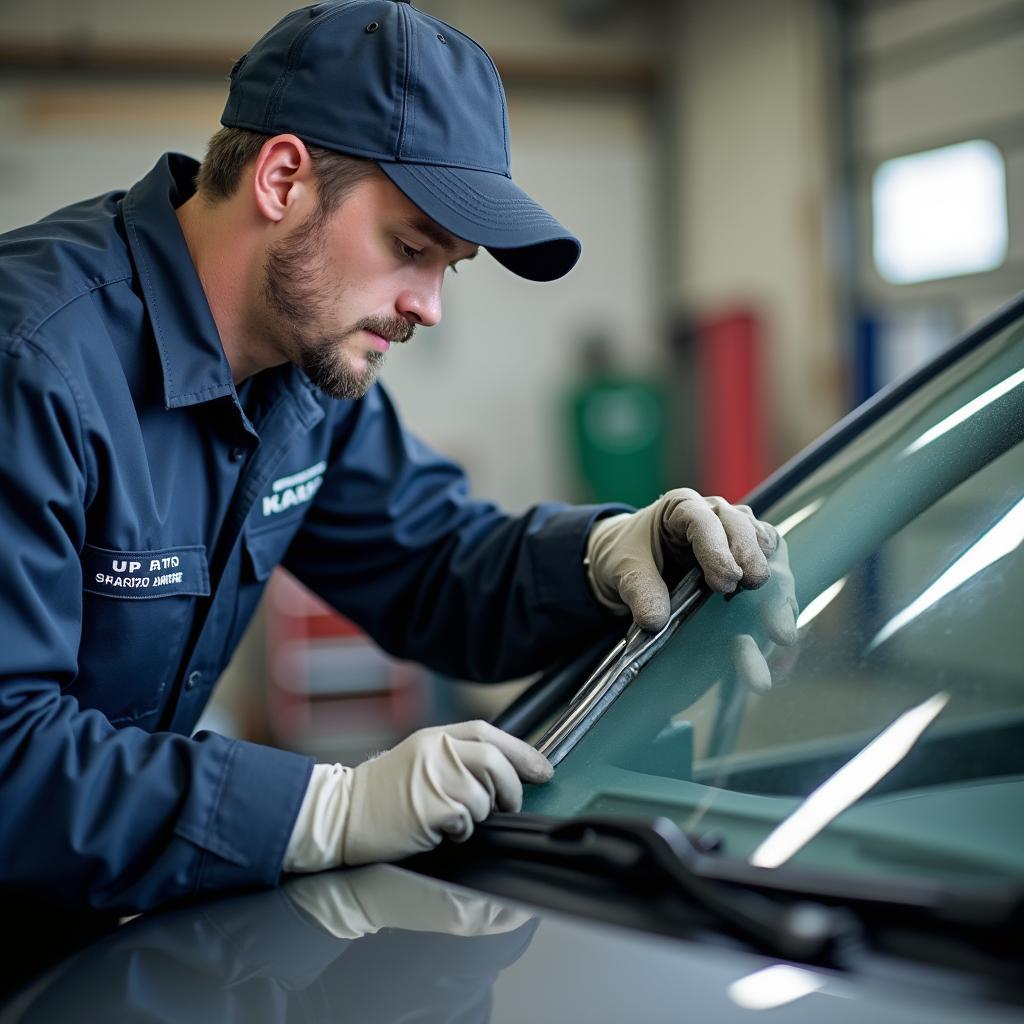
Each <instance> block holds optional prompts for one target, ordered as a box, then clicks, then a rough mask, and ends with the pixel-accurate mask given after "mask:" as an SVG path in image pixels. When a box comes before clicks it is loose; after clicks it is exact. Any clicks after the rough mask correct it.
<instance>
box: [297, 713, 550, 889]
mask: <svg viewBox="0 0 1024 1024" xmlns="http://www.w3.org/2000/svg"><path fill="white" fill-rule="evenodd" d="M552 772H553V769H552V767H551V764H550V762H549V761H548V759H547V758H546V757H544V755H543V754H540V753H538V752H537V751H536V750H534V748H533V747H531V746H530V745H529V744H528V743H524V742H523V741H522V740H519V739H516V738H515V737H514V736H510V735H509V734H508V733H506V732H502V731H501V730H500V729H496V728H495V727H494V726H493V725H489V724H488V723H487V722H462V723H460V724H458V725H441V726H436V727H434V728H431V729H421V730H420V731H419V732H415V733H413V734H412V735H411V736H409V737H408V738H407V739H405V740H403V741H402V742H401V743H399V744H398V745H397V746H396V747H393V748H392V749H391V750H386V751H385V752H384V753H383V754H378V755H377V757H374V758H372V759H371V760H369V761H364V762H363V763H362V764H360V765H357V766H356V767H355V768H346V767H345V766H344V765H340V764H334V765H331V764H318V765H315V766H314V768H313V775H312V778H311V779H310V782H309V786H308V787H307V789H306V795H305V797H304V799H303V801H302V806H301V807H300V808H299V815H298V818H297V819H296V821H295V825H294V827H293V829H292V835H291V839H290V840H289V842H288V847H287V849H286V851H285V857H284V863H283V865H282V867H283V869H284V870H285V871H323V870H325V869H327V868H333V867H339V866H341V865H347V864H369V863H371V862H374V861H387V860H398V859H399V858H401V857H407V856H409V855H410V854H414V853H422V852H423V851H425V850H430V849H432V848H433V847H435V846H437V844H438V843H439V842H440V841H441V839H442V838H443V837H444V836H448V837H449V838H451V839H455V840H457V841H460V842H461V841H463V840H466V839H468V838H469V837H470V836H471V835H472V833H473V826H474V823H475V822H478V821H483V820H484V819H485V818H486V817H487V816H488V815H489V814H490V813H491V811H493V810H495V809H497V810H500V811H518V810H519V809H520V808H521V807H522V802H523V786H522V783H523V782H547V781H548V779H550V778H551V775H552ZM521 780H522V781H521Z"/></svg>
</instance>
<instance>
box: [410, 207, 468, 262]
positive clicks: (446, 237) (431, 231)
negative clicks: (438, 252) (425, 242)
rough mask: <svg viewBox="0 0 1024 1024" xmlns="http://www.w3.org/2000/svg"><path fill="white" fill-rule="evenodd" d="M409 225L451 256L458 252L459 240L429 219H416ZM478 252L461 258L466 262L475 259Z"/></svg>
mask: <svg viewBox="0 0 1024 1024" xmlns="http://www.w3.org/2000/svg"><path fill="white" fill-rule="evenodd" d="M408 224H409V226H410V227H411V228H414V229H415V230H416V231H418V232H419V233H420V234H421V235H423V236H424V237H425V238H429V239H430V241H432V242H433V243H434V245H437V246H440V247H441V249H443V250H444V251H445V252H446V253H447V254H448V255H449V256H453V255H454V254H455V253H456V252H458V250H459V239H457V238H456V237H455V236H454V235H453V234H450V233H449V232H447V231H445V229H444V228H442V227H441V226H440V225H438V224H435V223H434V221H432V220H430V218H429V217H416V218H415V219H412V220H410V221H409V222H408ZM477 252H479V250H475V251H474V252H473V254H472V255H470V256H460V257H459V258H460V259H464V260H471V259H475V258H476V254H477Z"/></svg>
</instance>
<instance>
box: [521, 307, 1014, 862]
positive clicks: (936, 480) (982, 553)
mask: <svg viewBox="0 0 1024 1024" xmlns="http://www.w3.org/2000/svg"><path fill="white" fill-rule="evenodd" d="M1022 437H1024V326H1022V324H1021V322H1020V321H1019V320H1018V321H1017V322H1015V323H1014V324H1013V325H1011V326H1010V327H1008V328H1006V329H1004V330H1003V331H1002V332H1000V333H999V334H998V335H997V336H995V337H994V338H992V339H991V340H990V341H988V342H986V343H985V344H984V345H983V346H981V347H980V348H978V349H976V350H975V351H974V352H972V353H971V354H969V355H968V356H966V357H964V358H962V359H960V360H959V361H958V362H957V363H956V364H955V365H954V366H952V367H950V368H949V369H947V370H945V371H944V372H942V373H941V374H940V375H939V376H938V377H936V378H935V379H933V380H932V381H930V382H929V383H927V384H926V385H924V386H922V387H920V388H918V389H917V390H916V391H915V392H914V393H913V394H912V395H911V396H910V397H908V398H907V399H905V400H904V401H903V402H902V403H901V404H900V405H899V406H897V407H896V408H895V409H893V410H892V411H891V412H889V413H888V414H887V415H886V416H884V417H883V418H882V419H881V420H879V421H878V422H877V423H875V424H874V425H873V426H871V427H870V428H868V429H867V430H866V431H865V432H864V433H863V434H861V435H860V436H859V437H857V438H856V439H855V440H854V441H852V442H851V443H850V444H849V445H847V446H846V447H845V448H844V449H842V450H841V451H840V452H839V453H838V454H837V455H836V456H834V457H833V458H831V459H830V460H829V461H827V462H826V463H825V464H824V465H823V466H822V467H820V468H819V469H818V470H817V471H815V472H814V473H813V474H812V475H811V476H809V477H808V478H807V479H806V480H804V481H803V482H802V483H801V484H800V485H798V486H797V487H796V488H795V489H794V490H793V491H791V492H790V493H789V494H787V495H786V496H785V497H784V498H783V499H782V500H781V501H779V502H777V503H776V504H775V505H774V506H773V507H771V508H769V509H767V510H766V511H765V513H764V515H763V518H765V519H767V520H768V521H770V522H772V523H775V524H776V525H777V526H778V527H779V528H780V531H781V532H782V533H783V534H784V535H785V540H786V547H787V548H788V558H789V563H790V567H791V569H792V573H793V577H794V580H795V585H796V595H797V598H798V601H799V605H800V608H801V614H800V617H799V619H798V627H799V629H798V640H797V642H796V644H794V645H793V646H788V647H782V646H776V645H775V644H773V643H772V642H771V641H770V640H769V639H768V633H767V631H766V629H765V614H766V612H767V613H768V614H770V603H771V599H772V593H773V587H777V583H774V584H773V583H769V584H768V585H767V586H766V587H765V588H763V589H762V590H759V591H749V592H743V593H741V594H739V595H737V596H735V597H734V598H733V599H731V600H728V599H724V598H722V597H721V596H719V595H716V596H713V597H712V598H711V599H709V600H708V601H707V602H706V603H705V604H704V605H703V606H702V607H701V608H700V610H699V611H698V612H697V613H696V614H695V615H694V616H693V618H692V619H691V620H690V621H688V622H686V623H684V625H683V626H682V628H680V629H679V631H678V632H677V633H676V634H675V635H674V636H673V637H672V638H671V639H670V640H669V641H668V643H667V644H666V645H665V647H664V648H663V649H662V650H661V652H660V653H659V654H658V655H657V657H655V658H654V659H653V660H652V661H651V662H650V663H649V664H648V665H647V666H646V667H644V668H643V669H642V670H641V672H640V673H639V675H638V677H637V678H636V679H635V680H634V681H633V682H632V683H631V685H629V686H628V687H627V688H626V689H625V691H624V692H623V693H622V695H621V696H620V697H618V699H617V700H616V701H615V703H614V704H612V706H611V707H610V709H609V710H608V711H607V712H606V713H605V714H604V716H603V717H602V718H600V719H599V720H598V721H597V722H596V724H595V725H594V726H593V727H592V728H591V729H590V730H589V732H587V734H586V735H585V736H584V737H583V738H582V739H581V740H580V741H579V743H578V745H577V746H576V747H575V748H574V749H573V750H572V751H571V752H570V753H569V754H568V756H566V758H565V759H564V760H563V761H562V763H561V764H560V765H559V767H558V770H557V771H556V774H555V778H554V779H553V780H552V782H550V783H548V784H547V785H546V786H543V787H531V791H530V792H529V793H528V795H527V799H526V806H525V808H524V809H525V810H528V811H535V812H541V813H548V814H557V815H565V816H575V815H581V814H612V815H628V816H631V817H650V816H652V815H665V816H667V817H670V818H672V819H673V820H674V821H675V822H676V823H677V824H679V825H680V826H681V827H682V828H684V829H685V830H687V831H690V832H698V833H703V834H707V833H716V834H718V835H719V836H720V837H721V838H722V840H723V853H724V854H726V855H730V856H736V857H742V858H752V857H753V858H754V859H755V862H758V863H763V864H764V865H765V866H775V865H777V864H780V863H792V864H801V865H805V866H808V867H816V868H829V869H842V870H845V871H851V870H852V871H859V872H869V873H877V874H882V873H884V874H890V875H891V874H894V873H898V872H908V871H909V872H912V873H914V874H918V875H922V874H938V875H942V876H947V877H948V876H955V877H958V878H963V877H969V876H974V877H976V878H979V879H981V878H988V877H991V876H992V875H993V874H994V873H996V874H1000V875H1002V876H1014V877H1017V878H1021V877H1024V814H1022V813H1021V807H1022V806H1024V669H1022V663H1024V615H1022V613H1021V606H1022V601H1021V594H1022V593H1024V548H1022V541H1024V445H1022V444H1021V439H1022ZM784 557H785V556H784V555H780V556H779V559H783V558H784ZM779 559H777V560H776V563H777V565H778V566H779V567H780V568H781V569H782V570H783V571H784V564H782V563H780V561H779ZM751 644H756V645H757V648H758V649H759V650H760V651H761V652H762V653H763V654H764V656H765V658H766V660H767V663H768V666H769V669H770V671H771V677H772V679H771V683H772V685H771V688H770V689H769V690H767V691H766V692H763V691H762V690H761V689H760V688H757V687H752V686H751V685H750V683H749V673H748V672H745V671H744V665H745V663H746V662H748V661H749V655H750V651H749V645H751ZM920 706H923V710H918V711H916V712H914V715H912V716H909V717H902V718H901V716H905V713H907V712H909V711H911V709H914V708H919V707H920ZM911 718H913V720H914V721H915V722H916V723H917V725H915V726H914V729H915V730H916V731H915V732H914V734H913V735H912V736H911V737H910V738H909V739H907V729H908V725H907V722H908V721H910V719H911ZM890 727H891V728H890ZM886 730H889V733H888V735H889V736H890V737H892V736H895V735H896V734H900V735H902V736H903V741H899V740H897V746H899V742H903V748H902V749H901V750H900V751H899V752H898V753H893V744H892V743H891V742H889V740H884V741H880V742H879V743H875V744H873V745H872V748H871V750H870V751H867V752H865V754H864V755H863V757H861V759H860V760H859V761H858V762H857V763H856V764H855V765H854V766H851V768H850V769H847V771H846V772H845V773H843V774H842V775H841V776H840V778H839V779H836V780H834V781H833V783H832V784H831V786H830V787H829V789H828V790H827V791H826V793H825V795H824V796H823V794H822V792H821V787H823V786H824V784H826V783H827V782H828V780H830V779H833V777H835V776H836V775H837V773H839V772H840V770H841V769H843V767H844V766H845V765H847V764H848V763H849V762H851V761H852V760H853V759H854V758H855V757H856V756H857V755H858V754H859V753H861V752H862V751H864V750H865V748H866V747H868V746H869V744H872V741H874V740H876V738H878V737H880V734H882V733H883V732H885V731H886ZM904 741H905V742H904ZM883 747H887V748H888V752H886V751H883V750H882V748H883ZM880 758H881V761H880V760H879V759H880ZM887 758H888V761H886V759H887ZM869 761H870V762H871V764H868V763H867V762H869ZM875 780H877V781H875ZM858 782H859V783H861V784H862V789H863V792H857V785H858ZM844 783H845V784H846V790H847V792H848V794H851V795H849V796H848V799H846V802H845V803H844V802H843V799H842V798H841V797H839V796H838V795H836V792H837V791H838V790H839V789H842V788H843V784H844ZM851 783H852V786H853V788H852V790H851V788H850V785H851ZM816 790H817V791H819V792H818V794H817V795H816V798H815V800H816V802H817V803H818V804H821V803H822V802H823V800H824V802H828V801H829V799H831V801H832V806H831V811H830V812H829V813H826V814H824V816H822V817H821V819H820V820H819V822H818V824H817V825H816V826H815V827H813V828H812V829H811V830H810V832H809V834H808V835H806V836H805V837H804V839H803V840H802V841H801V842H800V843H798V844H796V849H795V850H794V849H789V850H788V851H787V852H786V853H785V854H784V855H783V856H782V858H781V859H778V858H777V857H776V859H774V860H773V859H771V858H766V859H761V860H758V858H757V857H756V856H755V851H758V850H759V849H761V850H762V855H763V848H764V844H765V840H766V839H768V837H769V836H770V835H771V833H772V832H773V831H774V830H775V828H776V827H777V826H778V825H779V824H780V823H781V822H783V821H784V820H785V819H786V818H787V817H789V816H790V815H791V814H792V812H794V811H795V809H796V808H797V807H798V806H799V805H801V804H802V803H803V802H804V801H805V800H806V799H807V798H808V797H809V796H810V795H811V794H812V793H814V792H815V791H816ZM829 793H831V796H829ZM850 804H852V806H849V809H845V810H844V809H843V808H844V807H846V806H847V805H850ZM819 810H820V807H819Z"/></svg>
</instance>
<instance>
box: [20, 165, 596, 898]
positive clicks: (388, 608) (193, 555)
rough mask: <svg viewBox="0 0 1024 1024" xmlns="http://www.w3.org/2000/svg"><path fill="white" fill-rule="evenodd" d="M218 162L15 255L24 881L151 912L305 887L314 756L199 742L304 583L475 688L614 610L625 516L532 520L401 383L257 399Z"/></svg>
mask: <svg viewBox="0 0 1024 1024" xmlns="http://www.w3.org/2000/svg"><path fill="white" fill-rule="evenodd" d="M196 168H197V165H196V163H195V162H194V161H192V160H189V159H187V158H185V157H181V156H177V155H174V154H171V155H166V156H164V157H163V158H161V160H160V161H159V162H158V163H157V165H156V167H155V168H154V169H153V170H152V171H151V172H150V173H149V174H148V175H147V176H146V177H145V178H143V179H142V181H140V182H139V183H138V184H136V185H135V186H134V187H133V188H132V189H130V190H129V191H128V192H127V193H123V192H111V193H108V194H106V195H103V196H100V197H98V198H96V199H92V200H88V201H85V202H82V203H77V204H75V205H74V206H69V207H67V208H66V209H63V210H60V211H58V212H56V213H54V214H52V215H51V216H49V217H47V218H45V219H44V220H42V221H40V222H38V223H36V224H33V225H30V226H28V227H25V228H21V229H19V230H16V231H13V232H10V233H8V234H6V235H3V236H0V388H2V395H0V524H2V529H3V543H2V544H0V579H2V581H3V582H2V587H0V807H2V812H0V887H2V888H3V889H6V890H7V891H8V893H10V894H13V893H14V892H17V893H19V894H20V895H22V896H23V895H25V894H26V893H30V894H32V895H34V896H38V897H39V898H41V899H46V900H48V901H51V902H56V903H60V904H63V905H69V906H91V907H102V908H113V909H125V910H129V909H146V908H150V907H154V906H157V905H159V904H162V903H166V902H168V901H170V900H174V899H177V898H180V897H183V896H187V895H190V894H193V893H198V892H204V891H211V890H218V889H224V888H228V887H234V886H243V885H260V884H273V883H275V882H276V881H277V880H278V877H279V874H280V867H281V861H282V858H283V855H284V850H285V846H286V844H287V841H288V838H289V836H290V833H291V829H292V826H293V824H294V821H295V817H296V815H297V813H298V808H299V804H300V803H301V800H302V796H303V794H304V792H305V787H306V784H307V780H308V777H309V774H310V771H311V768H312V761H311V759H309V758H306V757H301V756H298V755H296V754H293V753H287V752H284V751H279V750H275V749H271V748H269V747H265V746H260V745H257V744H253V743H247V742H242V741H237V740H231V739H227V738H224V737H222V736H219V735H215V734H213V733H209V732H201V733H198V734H196V735H195V736H190V735H189V734H190V733H191V732H192V729H193V727H194V725H195V723H196V720H197V719H198V717H199V714H200V712H201V710H202V709H203V706H204V705H205V704H206V702H207V699H208V696H209V693H210V689H211V687H212V686H213V684H214V682H215V681H216V679H217V677H218V676H219V674H220V673H221V671H222V670H223V668H224V667H225V665H226V664H227V662H228V660H229V658H230V657H231V654H232V651H233V650H234V648H235V646H236V644H237V643H238V640H239V638H240V637H241V635H242V633H243V631H244V629H245V627H246V624H247V623H248V622H249V619H250V617H251V615H252V613H253V610H254V609H255V607H256V604H257V601H258V599H259V597H260V594H261V592H262V590H263V587H264V584H265V582H266V580H267V577H268V576H269V575H270V572H271V570H272V569H273V568H274V566H275V565H277V564H279V563H282V564H284V565H285V566H286V567H287V568H288V569H289V570H290V571H291V572H293V573H294V574H295V575H296V576H297V577H298V578H299V579H300V580H302V581H303V582H304V583H306V584H307V585H308V586H309V587H311V588H312V589H313V590H314V591H316V592H317V593H318V594H319V595H321V596H322V597H323V598H325V599H326V600H327V601H328V602H329V603H330V604H332V605H333V606H334V607H335V608H337V609H338V610H339V611H341V612H342V613H344V614H345V615H347V616H349V617H350V618H351V619H353V620H354V621H356V622H357V623H359V624H360V625H361V626H362V627H363V628H365V629H366V631H367V632H368V633H369V634H370V635H371V636H373V637H374V638H375V639H376V640H377V642H379V643H380V644H381V645H382V646H383V647H384V648H385V649H386V650H388V651H390V652H391V653H393V654H395V655H398V656H400V657H403V658H412V659H416V660H418V661H421V662H423V663H425V664H427V665H430V666H432V667H434V668H436V669H438V670H440V671H443V672H447V673H452V674H455V675H458V676H463V677H469V678H476V679H497V678H502V677H509V676H512V675H517V674H520V673H524V672H527V671H531V670H533V669H535V668H537V667H539V666H541V665H542V664H543V663H544V662H545V661H546V660H549V659H551V658H552V657H553V656H555V655H556V654H558V653H561V652H563V651H564V650H565V649H566V646H567V645H571V644H572V643H574V642H575V641H577V640H580V641H582V640H583V639H585V638H587V637H589V636H592V635H593V634H594V632H595V631H596V630H599V629H600V628H601V627H602V625H605V626H607V623H608V621H609V620H608V616H607V613H605V612H604V611H603V610H602V609H601V608H600V607H599V605H598V604H597V603H596V602H595V600H594V599H593V597H592V596H591V594H590V592H589V588H588V587H587V585H586V581H585V578H584V574H583V571H582V568H581V565H582V556H583V550H584V546H585V538H586V535H587V532H588V530H589V528H590V525H591V524H592V522H593V519H594V518H595V517H596V516H597V515H599V514H601V512H602V511H605V510H606V509H607V507H572V506H563V505H555V504H545V505H541V506H538V507H536V508H534V509H532V510H531V511H529V512H528V513H526V514H525V515H523V516H519V517H510V516H508V515H505V514H504V513H502V512H501V511H500V510H498V509H497V508H495V507H494V506H493V505H491V504H487V503H484V502H480V501H476V500H473V499H471V498H470V497H469V495H468V488H467V483H466V479H465V476H464V474H463V473H462V471H461V470H460V469H459V468H458V467H457V466H456V465H454V464H453V463H451V462H450V461H448V460H446V459H444V458H442V457H440V456H439V455H437V454H436V453H435V452H433V451H431V450H430V449H428V448H427V447H426V446H425V445H423V444H422V443H421V442H420V441H418V440H417V439H416V438H415V437H413V436H412V435H410V434H409V433H408V432H407V431H406V430H405V429H403V427H402V424H401V423H400V421H399V419H398V417H397V415H396V413H395V410H394V408H393V406H392V404H391V402H390V401H389V399H388V396H387V395H386V393H385V392H384V390H383V389H382V388H380V387H379V386H375V387H373V388H372V389H371V390H370V392H369V393H368V394H367V395H366V397H365V398H363V399H361V400H358V401H336V400H333V399H330V398H328V397H326V396H325V395H323V394H322V393H321V392H319V391H318V390H317V389H315V388H314V387H313V386H312V385H311V384H310V383H309V381H308V379H307V378H306V377H305V376H304V374H302V373H301V372H300V371H299V370H298V369H297V368H295V367H293V366H291V365H286V366H283V367H278V368H275V369H273V370H268V371H265V372H263V373H261V374H258V375H257V376H255V377H253V378H252V379H250V380H248V381H246V382H245V383H244V384H242V385H241V386H240V387H239V388H238V389H237V390H236V388H235V386H234V384H233V382H232V378H231V373H230V370H229V367H228V364H227V361H226V359H225V356H224V352H223V349H222V347H221V344H220V339H219V337H218V334H217V330H216V327H215V325H214V321H213V318H212V315H211V313H210V309H209V306H208V305H207V301H206V297H205V294H204V292H203V289H202V286H201V284H200V281H199V278H198V275H197V274H196V271H195V267H194V265H193V263H192V261H191V258H190V256H189V252H188V248H187V246H186V243H185V239H184V236H183V235H182V233H181V230H180V228H179V225H178V222H177V218H176V217H175V213H174V210H175V207H176V206H178V205H180V203H182V202H183V201H184V200H185V199H186V198H188V196H189V195H190V194H191V192H192V184H191V182H192V178H193V175H194V174H195V171H196Z"/></svg>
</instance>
